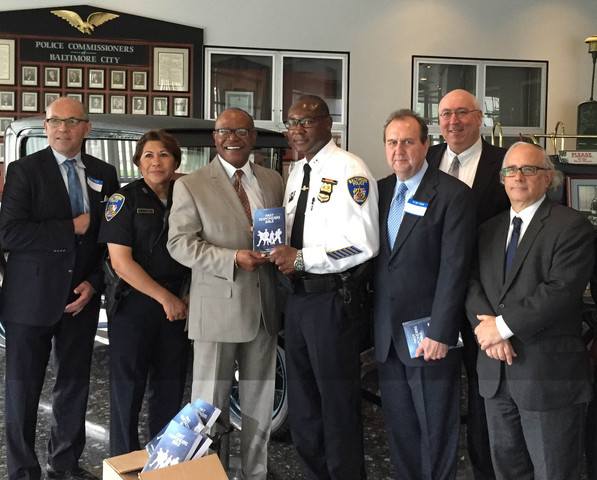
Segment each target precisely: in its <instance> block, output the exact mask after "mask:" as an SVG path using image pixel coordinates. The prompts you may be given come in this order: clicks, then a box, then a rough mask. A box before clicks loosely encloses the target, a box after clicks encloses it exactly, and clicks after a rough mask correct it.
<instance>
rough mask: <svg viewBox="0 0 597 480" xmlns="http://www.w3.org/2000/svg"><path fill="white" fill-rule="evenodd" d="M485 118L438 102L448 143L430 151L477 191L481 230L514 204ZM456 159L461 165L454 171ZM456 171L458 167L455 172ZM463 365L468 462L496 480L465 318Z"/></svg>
mask: <svg viewBox="0 0 597 480" xmlns="http://www.w3.org/2000/svg"><path fill="white" fill-rule="evenodd" d="M482 122H483V112H482V111H481V109H480V108H479V102H478V101H477V99H476V98H475V96H474V95H472V94H470V93H469V92H467V91H466V90H452V91H451V92H449V93H448V94H446V95H445V96H444V97H443V98H442V99H441V101H440V102H439V128H440V130H441V133H442V136H443V137H444V141H445V143H442V144H440V145H433V146H431V147H429V152H428V153H427V161H428V162H429V166H431V167H433V168H439V169H440V170H442V171H444V172H447V173H450V174H451V175H453V176H455V177H456V178H458V179H459V180H461V181H462V182H464V183H466V184H467V185H468V186H469V187H471V188H472V189H473V195H474V197H475V201H474V203H475V209H476V212H477V226H479V225H481V224H482V223H483V222H484V221H486V220H489V219H490V218H491V217H493V216H495V215H497V214H498V213H501V212H503V211H504V210H507V209H508V207H509V206H510V201H509V200H508V196H507V195H506V191H505V190H504V185H503V184H502V183H501V182H500V168H502V160H503V159H504V155H505V154H506V149H505V148H500V147H494V146H493V145H490V144H489V143H487V142H486V141H485V140H483V139H482V138H481V134H480V133H479V127H480V126H481V124H482ZM455 159H456V162H457V164H455V165H454V167H453V168H452V169H451V168H450V167H451V165H452V164H453V163H454V161H455ZM456 165H458V166H456ZM461 333H462V340H463V342H464V348H463V360H464V366H465V368H466V376H467V379H468V413H467V422H466V433H467V447H468V454H469V459H470V462H471V464H472V467H473V473H474V476H475V479H476V480H493V479H495V475H494V473H493V466H492V464H491V456H490V454H489V436H488V434H487V419H486V418H485V405H484V403H483V398H482V397H481V395H479V379H478V378H477V369H476V364H477V352H478V351H479V349H478V347H477V342H476V340H475V336H474V335H473V331H472V330H471V327H470V324H469V323H468V321H467V319H466V316H464V315H463V317H462V320H461Z"/></svg>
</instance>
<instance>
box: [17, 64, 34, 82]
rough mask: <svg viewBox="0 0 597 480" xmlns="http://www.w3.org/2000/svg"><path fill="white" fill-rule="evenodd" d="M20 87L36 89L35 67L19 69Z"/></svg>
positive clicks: (24, 66)
mask: <svg viewBox="0 0 597 480" xmlns="http://www.w3.org/2000/svg"><path fill="white" fill-rule="evenodd" d="M21 85H24V86H29V87H37V67H35V66H33V65H23V66H22V67H21Z"/></svg>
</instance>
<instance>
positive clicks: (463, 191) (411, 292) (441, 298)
mask: <svg viewBox="0 0 597 480" xmlns="http://www.w3.org/2000/svg"><path fill="white" fill-rule="evenodd" d="M395 185H396V175H391V176H390V177H387V178H384V179H382V180H380V181H379V182H378V187H379V222H380V237H381V238H380V250H379V255H378V256H377V257H376V258H375V262H374V265H375V270H374V296H375V297H374V298H375V302H374V321H375V356H376V359H377V360H378V361H385V359H386V358H387V356H388V353H389V350H390V346H391V344H392V340H393V341H394V344H395V345H396V348H397V352H398V356H399V358H400V360H401V361H402V363H404V364H405V365H413V366H422V365H433V364H440V363H441V362H445V361H450V359H452V361H458V360H459V358H460V357H459V355H456V354H455V353H454V352H455V351H454V350H451V351H450V353H449V354H448V356H447V357H446V358H445V359H442V360H438V361H429V362H425V361H424V360H423V359H422V358H417V359H411V358H410V356H409V353H408V348H407V345H406V339H405V336H404V331H403V327H402V323H403V322H407V321H409V320H414V319H418V318H422V317H426V316H431V325H430V328H429V332H428V336H429V338H431V339H433V340H436V341H438V342H442V343H446V344H448V345H455V344H456V342H457V339H458V331H459V325H460V319H461V318H462V316H463V315H464V310H463V308H464V306H463V303H464V296H465V293H466V287H467V284H468V278H469V267H470V260H471V257H472V253H473V243H474V238H475V207H474V202H473V194H472V191H471V189H470V188H469V187H468V186H466V185H465V184H464V183H462V182H461V181H459V180H457V179H455V178H453V177H451V176H450V175H448V174H446V173H444V172H441V171H440V170H438V169H435V168H428V169H427V171H426V172H425V175H424V176H423V179H422V181H421V184H420V185H419V188H418V189H417V192H416V193H415V196H414V199H415V200H418V201H420V202H425V203H427V204H428V207H427V210H426V212H425V214H424V215H423V216H422V217H419V216H415V215H412V214H408V213H405V215H404V219H403V221H402V224H401V225H400V230H399V231H398V236H397V238H396V242H395V244H394V248H393V249H392V250H391V251H390V246H389V242H388V237H387V218H388V211H389V208H390V203H391V201H392V196H393V192H394V186H395ZM452 357H453V358H452Z"/></svg>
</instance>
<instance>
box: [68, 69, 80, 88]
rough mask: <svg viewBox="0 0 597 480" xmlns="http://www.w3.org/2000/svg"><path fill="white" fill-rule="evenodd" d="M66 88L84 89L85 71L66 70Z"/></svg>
mask: <svg viewBox="0 0 597 480" xmlns="http://www.w3.org/2000/svg"><path fill="white" fill-rule="evenodd" d="M66 86H67V87H70V88H82V87H83V69H82V68H67V69H66Z"/></svg>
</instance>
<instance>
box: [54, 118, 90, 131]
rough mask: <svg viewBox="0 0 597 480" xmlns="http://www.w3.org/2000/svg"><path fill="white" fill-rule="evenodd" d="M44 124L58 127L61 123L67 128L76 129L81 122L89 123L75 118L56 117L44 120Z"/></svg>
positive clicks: (86, 120)
mask: <svg viewBox="0 0 597 480" xmlns="http://www.w3.org/2000/svg"><path fill="white" fill-rule="evenodd" d="M45 121H46V123H47V124H48V125H49V126H50V127H59V126H60V124H61V123H64V125H65V126H66V127H68V128H71V127H78V126H79V125H80V124H81V123H82V122H89V119H87V118H76V117H68V118H58V117H50V118H46V120H45Z"/></svg>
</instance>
